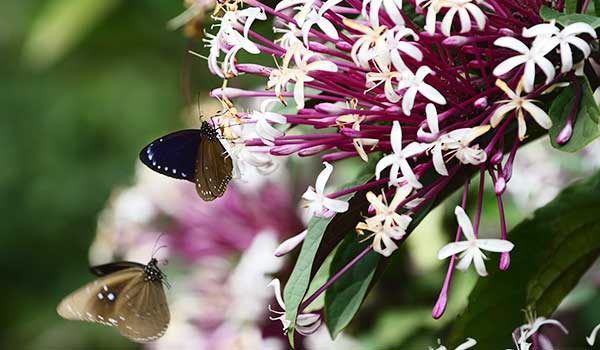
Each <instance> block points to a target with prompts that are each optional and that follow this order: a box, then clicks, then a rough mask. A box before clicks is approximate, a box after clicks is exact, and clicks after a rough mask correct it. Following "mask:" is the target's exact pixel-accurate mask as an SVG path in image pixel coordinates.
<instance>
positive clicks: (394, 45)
mask: <svg viewBox="0 0 600 350" xmlns="http://www.w3.org/2000/svg"><path fill="white" fill-rule="evenodd" d="M406 37H412V38H413V40H419V36H418V35H417V33H415V32H414V31H413V30H412V29H409V28H404V27H395V28H392V29H390V30H388V31H387V32H386V33H385V36H383V37H382V38H380V39H379V40H378V41H379V42H378V44H377V45H375V59H377V61H378V62H379V64H380V65H384V64H385V65H389V63H390V62H391V63H392V65H393V66H394V68H396V69H397V70H407V69H408V67H406V64H405V63H404V60H402V55H408V56H410V57H412V58H413V59H414V60H415V61H418V62H421V61H422V60H423V53H422V52H421V50H419V49H418V48H417V46H416V45H415V44H414V43H411V42H408V41H406V40H403V39H405V38H406Z"/></svg>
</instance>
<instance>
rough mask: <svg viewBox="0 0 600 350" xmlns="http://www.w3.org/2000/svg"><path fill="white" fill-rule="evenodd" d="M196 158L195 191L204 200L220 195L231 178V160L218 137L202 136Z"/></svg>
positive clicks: (210, 199)
mask: <svg viewBox="0 0 600 350" xmlns="http://www.w3.org/2000/svg"><path fill="white" fill-rule="evenodd" d="M198 147H199V148H198V156H197V159H196V176H195V179H194V180H195V182H196V192H198V195H199V196H200V198H202V199H203V200H205V201H212V200H214V199H216V198H218V197H221V196H222V195H223V194H224V193H225V190H227V184H228V183H229V181H230V180H231V174H232V172H233V162H232V161H231V157H230V156H229V154H228V153H227V151H226V150H225V147H223V145H222V144H221V142H219V140H218V139H212V138H209V137H204V138H202V140H201V141H200V145H199V146H198Z"/></svg>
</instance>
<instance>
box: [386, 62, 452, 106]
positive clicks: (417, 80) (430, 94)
mask: <svg viewBox="0 0 600 350" xmlns="http://www.w3.org/2000/svg"><path fill="white" fill-rule="evenodd" d="M431 73H433V71H432V70H431V68H429V67H427V66H420V67H419V69H417V72H416V73H415V74H410V75H404V76H403V78H404V79H402V80H400V82H399V83H398V89H400V90H401V89H404V88H407V89H406V91H404V95H403V96H402V111H403V112H404V114H406V115H410V111H411V110H412V108H413V106H414V104H415V98H416V96H417V92H418V93H420V94H421V95H423V96H424V97H425V98H427V99H428V100H429V101H431V102H435V103H437V104H440V105H445V104H446V98H445V97H444V96H443V95H442V94H441V93H440V92H439V91H437V90H436V89H435V88H434V87H433V86H431V85H429V84H427V83H426V82H425V77H427V76H428V75H429V74H431Z"/></svg>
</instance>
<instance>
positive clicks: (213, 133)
mask: <svg viewBox="0 0 600 350" xmlns="http://www.w3.org/2000/svg"><path fill="white" fill-rule="evenodd" d="M200 132H201V133H202V135H203V136H204V137H207V138H208V139H209V140H211V141H217V140H218V139H219V134H218V133H217V130H216V129H215V128H214V127H212V126H211V125H210V124H209V123H208V122H207V121H203V122H202V126H200Z"/></svg>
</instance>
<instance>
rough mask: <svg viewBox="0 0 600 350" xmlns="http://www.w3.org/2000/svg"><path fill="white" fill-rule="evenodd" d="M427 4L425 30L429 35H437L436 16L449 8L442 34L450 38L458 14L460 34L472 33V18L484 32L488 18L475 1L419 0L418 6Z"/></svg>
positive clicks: (444, 19)
mask: <svg viewBox="0 0 600 350" xmlns="http://www.w3.org/2000/svg"><path fill="white" fill-rule="evenodd" d="M423 2H425V5H423V7H427V15H426V16H425V18H426V19H425V30H426V31H427V32H428V33H429V34H433V33H435V20H436V15H437V14H438V13H439V12H440V11H441V10H442V9H444V8H447V9H448V10H447V11H446V14H445V15H444V18H443V19H442V26H441V29H442V34H444V35H445V36H450V31H451V28H452V23H453V22H454V17H455V16H456V14H457V13H458V16H459V19H460V32H461V33H467V32H469V31H471V27H472V24H471V17H473V19H475V23H476V24H477V29H479V30H483V28H485V22H486V17H485V14H484V13H483V11H481V9H480V8H479V6H477V5H476V4H474V2H475V3H479V1H473V0H431V1H428V0H418V1H417V4H418V5H419V6H420V4H421V3H423Z"/></svg>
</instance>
